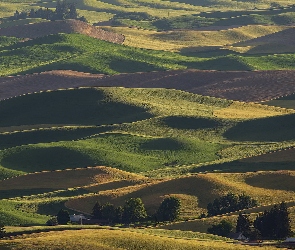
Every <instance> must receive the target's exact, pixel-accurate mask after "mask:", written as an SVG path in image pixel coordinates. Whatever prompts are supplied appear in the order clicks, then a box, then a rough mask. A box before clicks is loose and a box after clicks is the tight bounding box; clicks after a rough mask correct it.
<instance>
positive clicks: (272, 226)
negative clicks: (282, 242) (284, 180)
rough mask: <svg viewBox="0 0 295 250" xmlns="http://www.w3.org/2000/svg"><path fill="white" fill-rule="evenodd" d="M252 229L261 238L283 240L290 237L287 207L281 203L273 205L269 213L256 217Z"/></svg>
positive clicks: (265, 212)
mask: <svg viewBox="0 0 295 250" xmlns="http://www.w3.org/2000/svg"><path fill="white" fill-rule="evenodd" d="M254 227H255V228H256V229H257V230H259V232H260V233H261V236H262V237H263V238H270V239H284V238H286V237H288V236H290V235H291V233H292V231H291V225H290V218H289V212H288V209H287V206H286V204H285V203H284V202H282V203H281V204H280V205H279V206H278V205H274V206H273V207H272V208H271V209H270V210H269V211H267V210H265V211H264V213H263V214H261V215H259V216H257V217H256V219H255V221H254Z"/></svg>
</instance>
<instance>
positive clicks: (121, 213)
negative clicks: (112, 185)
mask: <svg viewBox="0 0 295 250" xmlns="http://www.w3.org/2000/svg"><path fill="white" fill-rule="evenodd" d="M179 211H180V200H179V199H178V198H175V197H168V198H165V199H164V200H163V201H162V203H161V205H160V206H159V208H158V210H157V212H156V213H155V214H154V215H151V216H148V214H147V212H146V209H145V207H144V204H143V202H142V200H141V199H140V198H131V199H129V200H127V201H125V204H124V206H118V207H115V206H114V205H113V204H110V203H106V204H104V205H101V204H100V203H99V202H96V204H95V205H94V207H93V209H92V216H93V218H94V219H98V220H101V221H105V222H107V223H123V224H130V223H136V222H142V221H145V220H151V221H155V222H160V221H174V220H176V219H178V217H179Z"/></svg>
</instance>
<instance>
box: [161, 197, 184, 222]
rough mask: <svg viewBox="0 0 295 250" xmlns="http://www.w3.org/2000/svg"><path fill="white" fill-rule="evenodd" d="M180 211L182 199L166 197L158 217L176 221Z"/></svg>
mask: <svg viewBox="0 0 295 250" xmlns="http://www.w3.org/2000/svg"><path fill="white" fill-rule="evenodd" d="M179 212H180V200H179V199H178V198H175V197H168V198H165V199H164V200H163V201H162V203H161V205H160V207H159V209H158V211H157V213H156V216H157V219H158V220H159V221H174V220H176V219H178V217H179Z"/></svg>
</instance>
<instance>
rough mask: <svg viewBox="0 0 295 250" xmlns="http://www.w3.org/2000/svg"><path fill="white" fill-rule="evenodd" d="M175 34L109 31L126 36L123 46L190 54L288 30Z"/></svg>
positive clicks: (227, 29)
mask: <svg viewBox="0 0 295 250" xmlns="http://www.w3.org/2000/svg"><path fill="white" fill-rule="evenodd" d="M205 29H206V28H201V29H200V30H176V31H162V32H157V31H149V30H140V29H136V28H128V27H108V30H110V31H114V32H117V33H121V34H123V35H124V36H125V41H124V44H125V45H127V46H131V47H139V48H146V49H154V50H168V51H180V50H181V49H184V48H185V49H186V50H187V49H188V48H189V49H190V50H191V51H199V50H203V49H205V48H206V47H207V49H210V48H213V47H216V46H217V47H219V46H220V47H222V46H226V47H227V46H229V45H230V44H235V43H238V42H241V41H247V40H250V41H251V40H252V39H254V38H260V37H264V36H266V35H269V36H271V35H272V34H274V33H277V32H279V31H282V30H285V29H287V27H285V26H275V25H273V26H263V25H248V26H242V27H223V28H221V29H219V30H209V29H207V30H205Z"/></svg>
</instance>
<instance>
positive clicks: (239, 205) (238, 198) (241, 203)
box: [207, 193, 257, 216]
mask: <svg viewBox="0 0 295 250" xmlns="http://www.w3.org/2000/svg"><path fill="white" fill-rule="evenodd" d="M254 206H257V201H256V200H254V199H251V197H250V196H247V195H245V194H242V195H235V194H233V193H228V194H227V195H225V196H221V197H220V198H216V199H215V200H214V201H213V203H209V204H208V205H207V210H208V216H215V215H218V214H224V213H229V212H234V211H237V210H241V209H245V208H250V207H254Z"/></svg>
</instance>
